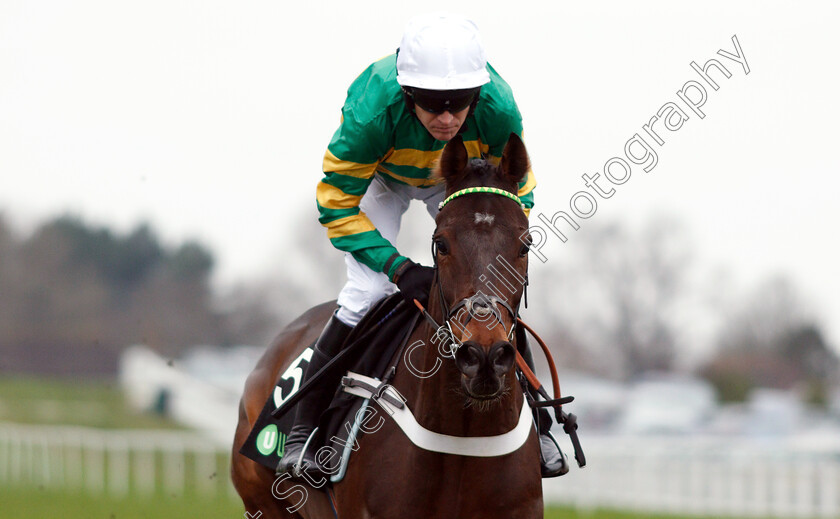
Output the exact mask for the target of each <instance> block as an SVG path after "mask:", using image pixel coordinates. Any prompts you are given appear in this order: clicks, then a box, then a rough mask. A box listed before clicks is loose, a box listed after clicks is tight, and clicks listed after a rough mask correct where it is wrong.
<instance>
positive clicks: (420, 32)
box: [397, 13, 490, 90]
mask: <svg viewBox="0 0 840 519" xmlns="http://www.w3.org/2000/svg"><path fill="white" fill-rule="evenodd" d="M397 82H398V83H399V84H400V85H401V86H403V87H416V88H423V89H427V90H461V89H466V88H477V87H480V86H481V85H483V84H485V83H488V82H490V74H488V73H487V56H486V54H485V52H484V45H482V43H481V37H480V36H479V34H478V26H476V24H475V22H473V21H472V20H470V19H468V18H466V17H464V16H460V15H453V14H448V13H434V14H427V15H422V16H418V17H416V18H413V19H412V20H410V21H409V22H408V24H407V25H406V27H405V32H404V33H403V38H402V43H400V48H399V51H398V52H397Z"/></svg>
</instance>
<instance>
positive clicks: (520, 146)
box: [499, 133, 531, 182]
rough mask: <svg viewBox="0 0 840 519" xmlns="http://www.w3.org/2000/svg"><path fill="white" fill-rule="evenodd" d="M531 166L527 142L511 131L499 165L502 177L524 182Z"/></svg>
mask: <svg viewBox="0 0 840 519" xmlns="http://www.w3.org/2000/svg"><path fill="white" fill-rule="evenodd" d="M530 167H531V165H530V163H529V161H528V151H527V150H526V149H525V144H524V143H523V142H522V139H520V138H519V136H518V135H516V134H515V133H511V134H510V138H509V139H508V141H507V144H506V145H505V151H503V152H502V162H501V164H500V165H499V170H500V171H501V174H502V177H503V178H505V179H506V180H512V181H514V182H522V179H524V178H525V174H526V173H528V169H529V168H530Z"/></svg>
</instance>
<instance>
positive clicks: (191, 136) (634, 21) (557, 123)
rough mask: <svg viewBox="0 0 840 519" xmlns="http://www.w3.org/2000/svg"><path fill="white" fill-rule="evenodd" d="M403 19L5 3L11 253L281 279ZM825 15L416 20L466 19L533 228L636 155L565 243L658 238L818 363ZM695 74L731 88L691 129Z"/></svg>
mask: <svg viewBox="0 0 840 519" xmlns="http://www.w3.org/2000/svg"><path fill="white" fill-rule="evenodd" d="M418 5H419V4H418V3H417V2H408V3H405V2H394V1H382V2H361V1H357V2H315V1H310V2H278V1H265V2H227V1H225V2H222V1H216V0H202V1H192V2H179V1H172V0H167V1H157V0H145V1H143V2H125V1H113V0H108V1H98V2H94V1H83V0H79V1H74V2H65V1H39V0H26V1H18V0H4V1H3V2H2V3H0V210H2V211H3V212H4V213H5V214H6V216H7V218H10V219H11V221H12V222H13V223H14V224H15V226H16V227H17V228H18V229H19V230H20V231H21V232H26V231H27V230H29V229H31V228H32V227H33V226H34V225H36V224H37V223H38V222H39V221H42V220H43V219H45V218H47V217H50V216H54V215H57V214H61V213H63V212H71V213H74V214H78V215H81V216H82V217H84V218H85V219H86V220H87V221H89V222H93V223H98V224H103V225H109V226H113V227H115V228H117V229H119V230H128V229H130V228H131V227H133V226H134V225H136V224H137V223H138V222H139V221H143V220H146V221H150V222H151V223H152V224H153V225H154V226H155V228H156V229H157V230H158V231H159V232H160V233H161V234H162V235H163V237H164V238H165V239H166V240H167V241H169V242H172V243H175V242H177V241H180V240H183V239H185V238H197V239H200V240H201V241H203V242H204V243H206V244H207V245H208V246H209V247H211V248H212V249H213V251H214V252H215V253H216V255H217V257H218V259H219V261H220V263H219V272H218V274H219V282H220V283H226V282H230V281H233V280H237V279H245V278H252V277H255V276H260V275H265V274H267V273H270V272H271V271H276V270H279V269H280V268H281V267H282V266H281V262H280V260H279V259H278V258H279V256H280V255H281V254H293V253H294V251H290V250H286V249H285V247H284V245H285V244H286V240H287V239H288V237H289V236H290V234H291V232H292V230H293V229H292V228H293V226H294V225H296V224H297V223H298V222H301V221H313V220H314V219H315V218H317V214H316V211H315V207H314V189H315V184H316V183H317V181H318V179H319V177H320V175H321V172H320V165H321V158H322V156H323V152H324V149H325V146H326V144H327V142H328V141H329V139H330V136H331V135H332V132H333V131H334V130H335V127H336V125H337V123H338V119H339V110H340V108H341V104H342V102H343V99H344V95H345V91H346V88H347V86H348V85H349V83H350V82H351V81H352V79H353V78H354V77H355V76H356V75H357V74H358V73H359V72H360V71H361V70H362V69H363V68H364V67H365V66H367V65H368V64H369V63H370V62H371V61H373V60H375V59H377V58H379V57H381V56H383V55H385V54H388V53H391V52H393V51H394V49H395V48H396V47H397V45H398V43H399V39H400V35H401V33H402V29H403V26H404V24H405V22H406V21H407V20H408V18H409V17H410V15H411V14H412V12H413V10H414V9H416V8H417V6H418ZM838 5H840V4H838V3H836V2H828V1H826V2H767V1H762V2H730V1H725V2H718V1H715V2H709V1H706V2H682V3H678V2H673V1H663V2H638V1H634V2H608V3H593V2H575V3H570V2H544V3H537V2H500V1H496V0H483V1H479V2H457V1H456V2H424V3H423V7H424V9H425V10H434V9H436V8H441V7H446V8H447V9H449V10H453V11H457V12H461V13H465V14H469V15H471V16H473V17H474V18H475V19H476V21H477V22H478V24H479V27H480V29H481V31H482V35H483V38H484V41H485V44H486V47H487V50H488V55H489V57H490V60H491V62H492V63H493V64H494V66H495V67H496V69H497V70H498V71H499V72H500V73H501V74H502V76H503V77H505V78H506V79H507V81H508V82H509V83H510V85H511V86H512V87H513V90H514V94H515V95H516V97H517V100H518V103H519V107H520V110H521V112H522V114H523V117H524V124H525V136H526V144H527V145H528V148H529V151H530V154H531V159H532V162H533V165H534V170H535V172H536V174H537V178H538V181H539V187H538V191H537V208H536V209H535V212H534V213H533V214H532V223H537V222H536V221H535V220H534V217H535V216H536V215H538V214H539V213H540V212H542V213H544V214H545V215H546V216H551V215H552V214H554V213H555V212H556V211H561V210H562V211H567V212H568V211H569V210H570V207H569V205H570V200H571V199H572V198H573V196H574V195H575V194H576V193H577V192H579V191H582V190H586V189H587V188H586V186H585V185H584V181H583V179H582V178H581V175H583V174H585V173H587V174H589V175H594V174H595V173H602V176H601V180H599V181H598V185H600V186H602V187H603V188H604V189H608V188H609V187H610V184H609V183H606V184H605V183H604V178H603V168H604V164H605V163H606V162H607V161H608V160H609V159H611V158H612V157H619V158H624V159H625V160H626V155H625V149H624V148H625V143H626V142H627V141H628V139H630V138H631V137H633V135H634V134H636V133H639V134H640V135H641V136H642V137H645V138H647V139H648V141H649V144H651V145H652V147H653V149H654V150H655V151H656V153H657V157H658V163H657V164H656V166H655V167H654V168H653V169H652V170H651V171H650V172H647V173H645V172H644V171H642V170H641V169H640V168H641V166H636V165H633V169H632V170H631V176H630V178H629V179H627V181H626V182H625V183H623V184H620V185H615V186H612V187H613V188H614V189H615V193H614V194H613V195H612V196H611V197H610V198H609V199H602V198H597V201H598V204H599V205H598V208H597V211H596V212H595V214H594V215H592V216H591V218H589V219H588V220H581V230H580V231H578V232H585V231H586V226H587V225H590V224H591V223H592V222H596V221H601V222H607V221H611V220H622V221H628V222H634V223H638V222H641V221H644V220H645V219H647V218H649V217H650V216H651V215H659V216H658V217H663V218H665V217H667V218H674V219H677V220H679V221H681V222H683V223H685V224H686V226H687V228H688V231H689V232H690V233H691V236H692V239H693V240H694V242H695V251H696V253H697V255H698V256H699V257H700V259H701V260H702V261H703V262H706V263H707V264H709V265H715V264H720V265H722V266H724V267H725V268H726V269H728V270H729V271H730V272H731V273H732V277H731V279H732V280H733V281H732V282H733V283H737V284H738V285H739V286H740V287H742V288H744V289H748V288H749V287H750V286H752V284H754V283H757V282H758V281H759V280H761V279H763V278H765V277H766V276H769V275H773V274H782V275H788V276H790V277H791V278H792V279H793V280H794V281H795V283H796V284H797V285H798V286H800V287H801V288H802V290H803V293H804V295H805V296H806V297H807V298H808V299H809V300H810V301H811V302H812V304H813V307H814V309H815V310H816V312H817V314H818V317H820V318H821V319H822V320H823V322H824V323H825V324H826V325H827V327H828V330H829V332H830V337H831V339H832V341H833V342H834V343H835V345H837V344H840V295H838V294H840V276H838V275H837V267H836V265H838V264H840V252H838V247H837V245H836V242H837V239H836V238H835V236H834V232H833V231H834V227H835V225H836V224H837V223H838V221H840V204H838V203H837V201H836V200H835V199H834V196H835V193H836V192H837V188H838V184H840V182H838V178H837V176H838V173H840V159H839V158H838V153H837V140H838V137H840V132H838V130H837V126H836V125H837V121H838V120H840V106H839V105H840V102H838V96H837V93H836V90H837V88H838V77H840V74H838V71H837V66H836V61H837V52H838V49H840V36H838V31H837V30H836V24H837V22H838V20H840V7H838ZM733 36H737V39H738V42H739V43H740V46H741V49H742V54H743V57H744V58H745V61H746V65H747V66H748V67H749V74H747V73H746V71H745V68H744V65H743V64H740V63H738V62H736V61H735V60H732V59H729V58H726V57H724V56H721V55H720V54H718V50H721V49H722V50H723V51H726V52H728V53H730V55H732V54H734V53H735V52H736V49H735V46H734V44H733V41H732V37H733ZM711 58H715V59H717V60H718V61H720V62H721V64H723V65H724V66H725V67H726V68H727V70H728V71H729V72H730V73H731V76H730V77H729V78H725V77H723V76H722V75H720V74H719V73H718V72H715V71H713V72H711V74H712V78H713V79H716V81H717V82H718V84H719V89H718V90H717V91H715V90H713V89H711V88H709V87H708V85H707V84H705V85H704V86H705V87H706V88H705V89H706V91H707V96H708V98H707V99H706V101H705V105H704V106H703V107H702V108H701V110H702V112H703V113H704V115H705V117H703V118H700V117H699V116H698V115H697V114H696V113H695V112H693V111H690V110H689V109H688V108H687V107H686V106H685V105H684V104H682V105H680V103H683V101H682V100H681V99H680V97H679V95H678V94H677V92H678V91H679V90H681V89H682V88H683V86H684V85H685V83H686V82H687V81H699V82H700V84H703V80H702V79H701V78H700V77H699V75H698V74H697V73H696V72H695V71H694V70H692V68H691V66H690V63H691V62H692V61H695V62H697V63H698V64H699V65H700V66H703V65H704V64H705V63H706V61H707V60H709V59H711ZM696 93H697V92H696V91H695V92H694V93H693V94H696ZM669 102H670V103H675V105H677V106H681V107H682V109H683V110H685V111H686V114H687V115H688V116H689V118H688V120H686V121H684V123H683V124H682V126H681V127H680V129H679V130H676V131H668V130H661V131H660V134H661V137H662V139H663V141H664V144H662V145H654V143H653V138H652V137H650V135H649V134H645V131H644V129H643V125H645V124H647V123H648V122H649V121H650V119H651V118H652V117H654V116H655V115H656V113H657V112H658V111H659V110H660V109H662V108H663V107H664V106H666V104H667V103H669ZM659 124H660V125H661V124H662V123H661V122H660V123H659ZM615 171H618V170H615ZM615 171H614V176H616V175H617V173H615ZM589 192H590V193H592V194H593V195H594V191H593V190H592V188H589ZM577 200H578V202H579V203H580V207H581V208H585V207H584V206H585V204H583V203H582V202H581V200H580V199H577ZM413 214H418V215H419V214H421V213H419V212H418V213H413ZM313 239H326V238H325V236H324V235H323V234H318V235H317V236H313ZM573 241H574V237H573V236H572V237H571V240H570V243H569V244H567V245H566V246H570V245H573ZM562 247H563V245H561V244H560V243H559V241H557V240H555V241H554V242H552V243H548V244H547V245H546V247H545V248H544V249H543V252H544V253H545V254H546V255H547V257H550V258H558V257H562V254H563V248H562Z"/></svg>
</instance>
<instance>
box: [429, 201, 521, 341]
mask: <svg viewBox="0 0 840 519" xmlns="http://www.w3.org/2000/svg"><path fill="white" fill-rule="evenodd" d="M476 193H489V194H494V195H501V196H504V197H505V198H508V199H510V200H513V201H514V202H516V203H517V204H518V205H519V206H520V207H524V205H523V204H522V200H520V199H519V197H518V196H516V195H514V194H513V193H511V192H509V191H505V190H504V189H499V188H495V187H486V186H481V187H470V188H467V189H461V190H460V191H456V192H454V193H452V194H451V195H449V196H448V197H447V198H446V199H445V200H444V201H443V202H441V203H440V205H439V206H438V210H439V211H440V210H442V209H443V208H444V206H445V205H446V204H448V203H449V202H451V201H452V200H454V199H455V198H458V197H461V196H464V195H469V194H476ZM435 233H437V229H435ZM437 257H438V251H437V244H436V242H435V240H432V258H433V261H434V265H435V279H436V281H437V287H438V295H439V297H440V305H441V310H442V312H443V315H444V322H443V324H444V326H439V325H438V324H437V323H436V322H435V321H434V319H432V317H431V316H430V315H429V314H428V312H425V311H424V314H425V316H426V319H428V320H429V321H430V322H431V323H432V324H433V325H434V326H435V328H436V329H437V330H438V333H439V334H441V333H442V334H443V335H444V337H445V338H446V339H448V341H449V343H450V345H451V346H450V348H449V349H450V353H451V354H452V355H453V356H454V355H455V352H456V351H458V348H460V347H461V346H462V345H463V343H462V342H461V341H460V339H458V335H456V334H455V332H454V331H453V329H452V321H453V318H457V317H459V315H460V313H461V312H462V311H464V310H465V311H466V312H467V319H466V321H464V322H463V323H462V322H461V321H460V320H458V319H455V322H457V323H458V326H460V329H461V330H462V331H466V328H467V324H469V322H470V321H471V320H472V319H473V317H475V318H476V320H477V321H480V322H485V321H487V320H488V319H490V318H491V317H492V318H493V319H494V320H495V321H496V322H498V323H499V324H500V325H501V326H502V329H503V330H505V322H504V320H503V319H502V311H501V310H500V309H499V306H501V307H502V308H504V309H505V310H507V312H508V314H510V317H511V325H510V329H509V330H505V331H506V337H507V340H508V341H511V340H513V336H514V333H515V332H516V319H517V316H518V315H519V305H517V307H516V309H515V310H514V309H513V308H512V307H511V306H510V304H508V303H507V301H505V300H503V299H500V298H498V297H496V296H488V295H486V294H484V293H483V292H480V291H479V292H478V293H476V294H473V295H472V296H470V297H465V298H464V299H461V300H460V301H458V302H457V303H455V304H454V305H453V306H451V307H450V306H448V305H447V303H446V297H445V296H444V294H443V283H442V282H441V280H440V269H439V268H438V263H437ZM525 279H526V281H525V283H524V285H523V286H527V275H526V277H525ZM494 326H496V325H495V324H493V325H492V326H489V328H492V327H494Z"/></svg>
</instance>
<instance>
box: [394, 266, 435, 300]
mask: <svg viewBox="0 0 840 519" xmlns="http://www.w3.org/2000/svg"><path fill="white" fill-rule="evenodd" d="M406 263H407V265H406V266H403V265H400V269H399V272H398V273H397V275H396V283H397V288H399V289H400V293H401V294H402V296H403V299H405V300H406V301H407V302H408V303H411V304H412V305H413V304H414V300H415V299H416V300H418V301H420V304H421V305H423V306H426V305H428V304H429V290H430V289H431V288H432V280H433V279H434V277H435V269H433V268H432V267H424V266H423V265H419V264H417V263H414V262H413V261H411V260H409V261H406Z"/></svg>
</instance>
